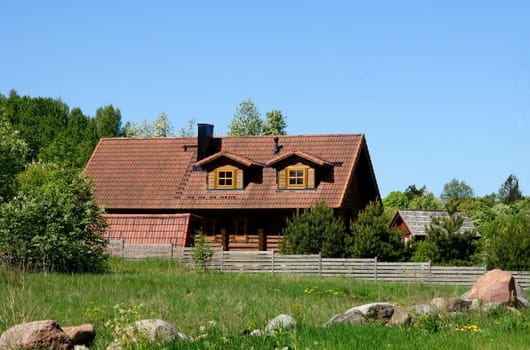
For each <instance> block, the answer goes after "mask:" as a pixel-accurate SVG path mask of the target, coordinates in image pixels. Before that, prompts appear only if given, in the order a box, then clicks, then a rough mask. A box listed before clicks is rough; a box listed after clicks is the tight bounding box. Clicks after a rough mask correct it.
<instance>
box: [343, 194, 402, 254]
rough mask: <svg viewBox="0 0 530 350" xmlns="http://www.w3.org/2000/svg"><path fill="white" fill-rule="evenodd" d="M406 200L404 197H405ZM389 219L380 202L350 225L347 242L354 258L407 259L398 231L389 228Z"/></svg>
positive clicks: (365, 210) (371, 204)
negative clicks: (350, 232) (350, 236)
mask: <svg viewBox="0 0 530 350" xmlns="http://www.w3.org/2000/svg"><path fill="white" fill-rule="evenodd" d="M405 198H406V197H405ZM389 223H390V218H389V217H388V216H387V215H386V214H385V210H384V208H383V204H382V203H381V202H380V201H377V202H372V203H370V204H369V205H367V206H366V208H365V209H364V210H363V211H362V212H361V213H360V214H359V217H358V219H357V221H356V222H352V223H351V231H352V238H351V239H349V240H348V241H347V246H348V247H349V252H350V254H351V255H352V256H353V257H354V258H374V257H377V258H378V260H381V261H398V260H407V259H408V257H409V256H408V255H409V254H408V249H407V248H406V247H405V245H404V242H403V241H402V234H401V233H400V232H399V230H397V229H394V228H390V227H389Z"/></svg>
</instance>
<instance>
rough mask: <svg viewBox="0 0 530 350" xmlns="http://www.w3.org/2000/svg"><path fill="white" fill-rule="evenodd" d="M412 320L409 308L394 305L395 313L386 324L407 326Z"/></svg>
mask: <svg viewBox="0 0 530 350" xmlns="http://www.w3.org/2000/svg"><path fill="white" fill-rule="evenodd" d="M411 322H412V317H411V316H410V313H409V310H408V309H407V308H406V307H404V306H394V313H393V314H392V318H390V321H388V323H387V324H386V325H387V326H397V327H401V326H407V325H409V324H410V323H411Z"/></svg>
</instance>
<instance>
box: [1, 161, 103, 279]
mask: <svg viewBox="0 0 530 350" xmlns="http://www.w3.org/2000/svg"><path fill="white" fill-rule="evenodd" d="M19 182H20V190H19V191H18V193H17V194H16V196H15V197H14V198H13V199H12V200H11V201H10V202H8V203H4V204H3V205H2V206H1V207H0V251H2V253H3V255H4V256H3V259H4V261H5V262H7V263H8V264H10V265H14V266H18V267H20V268H22V269H27V270H30V271H58V272H100V271H103V270H105V268H106V261H107V255H105V253H104V250H105V246H106V241H105V240H104V238H103V232H104V230H105V228H106V223H105V220H104V218H103V216H102V210H101V209H100V208H98V206H97V205H96V202H95V199H94V195H93V186H92V183H91V182H90V181H89V179H88V178H86V177H85V176H83V175H82V174H79V173H78V172H77V171H74V170H66V169H61V168H59V167H56V166H51V165H40V164H36V165H32V166H30V167H29V168H28V170H26V171H25V172H24V173H22V174H21V175H20V176H19Z"/></svg>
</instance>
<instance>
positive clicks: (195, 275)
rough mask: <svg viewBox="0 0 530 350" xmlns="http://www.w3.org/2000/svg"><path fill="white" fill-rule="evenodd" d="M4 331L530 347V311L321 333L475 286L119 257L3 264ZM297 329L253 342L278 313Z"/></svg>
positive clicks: (225, 344)
mask: <svg viewBox="0 0 530 350" xmlns="http://www.w3.org/2000/svg"><path fill="white" fill-rule="evenodd" d="M0 269H1V270H0V295H2V299H3V301H2V305H1V309H0V332H3V331H4V330H6V329H7V328H9V327H11V326H12V325H14V324H17V323H22V322H27V321H34V320H42V319H53V320H56V321H57V322H58V323H59V324H60V325H62V326H72V325H79V324H83V323H92V324H94V325H95V327H96V331H97V337H96V341H95V343H94V344H93V345H92V347H91V349H105V348H106V346H107V345H108V344H109V343H110V342H111V341H112V339H113V338H114V328H115V327H116V326H125V325H127V324H128V323H130V322H132V321H136V320H139V319H144V318H160V319H163V320H166V321H168V322H170V323H172V324H173V325H175V327H176V328H177V329H178V330H179V331H180V332H182V333H185V334H187V335H188V336H191V337H193V338H198V340H197V341H195V342H192V343H190V342H182V341H175V342H174V343H170V344H166V345H164V346H161V345H151V346H148V345H142V346H140V347H138V348H140V349H256V350H257V349H276V348H277V349H283V348H288V349H304V350H305V349H330V350H331V349H370V350H374V349H448V348H451V349H453V350H455V349H526V348H528V344H530V312H529V311H528V310H523V311H522V312H521V313H520V314H514V313H513V312H512V311H509V310H506V309H504V308H499V309H497V310H492V311H489V312H484V313H478V312H474V313H470V314H466V315H460V316H456V317H451V318H439V319H438V318H435V317H432V316H430V315H427V316H423V317H421V318H419V319H418V320H417V321H416V322H415V323H414V324H413V325H411V326H406V327H387V326H382V325H380V324H376V323H370V324H367V325H362V326H351V325H347V324H341V325H335V326H331V327H322V324H323V323H324V322H326V321H327V320H329V319H330V318H331V317H332V316H333V315H335V314H338V313H342V312H344V311H345V310H347V309H349V308H351V307H352V306H355V305H361V304H365V303H371V302H377V301H381V302H383V301H384V302H390V303H393V304H396V305H405V306H408V305H413V304H416V303H428V302H429V301H430V300H431V299H432V298H434V297H448V296H460V295H461V294H462V293H463V292H465V291H466V288H462V287H454V286H444V285H430V284H408V283H388V282H380V283H375V282H369V281H361V280H355V279H352V278H348V277H319V276H302V275H281V274H275V275H272V274H236V273H217V272H206V273H201V272H194V271H191V270H189V269H188V268H186V267H185V266H182V265H180V264H178V263H177V262H175V261H172V260H122V259H112V260H111V269H110V271H109V272H108V273H105V274H98V275H91V274H85V275H68V274H66V275H65V274H55V273H39V274H30V273H21V272H18V271H13V270H11V269H8V268H5V267H1V268H0ZM281 313H286V314H289V315H291V316H293V317H294V318H295V319H296V320H297V321H298V327H297V328H296V329H295V330H293V331H280V332H278V333H276V334H275V335H269V336H263V337H253V336H248V335H243V334H242V333H244V331H245V330H252V329H256V328H263V327H264V326H265V325H266V324H267V322H268V321H269V320H270V319H272V318H273V317H275V316H277V315H278V314H281Z"/></svg>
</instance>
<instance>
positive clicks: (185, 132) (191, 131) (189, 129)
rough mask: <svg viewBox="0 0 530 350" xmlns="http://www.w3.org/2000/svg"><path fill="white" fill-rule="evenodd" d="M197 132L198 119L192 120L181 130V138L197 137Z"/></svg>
mask: <svg viewBox="0 0 530 350" xmlns="http://www.w3.org/2000/svg"><path fill="white" fill-rule="evenodd" d="M196 130H197V119H195V118H191V119H190V120H188V123H187V124H186V127H183V128H180V130H179V136H182V137H192V136H195V134H196Z"/></svg>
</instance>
